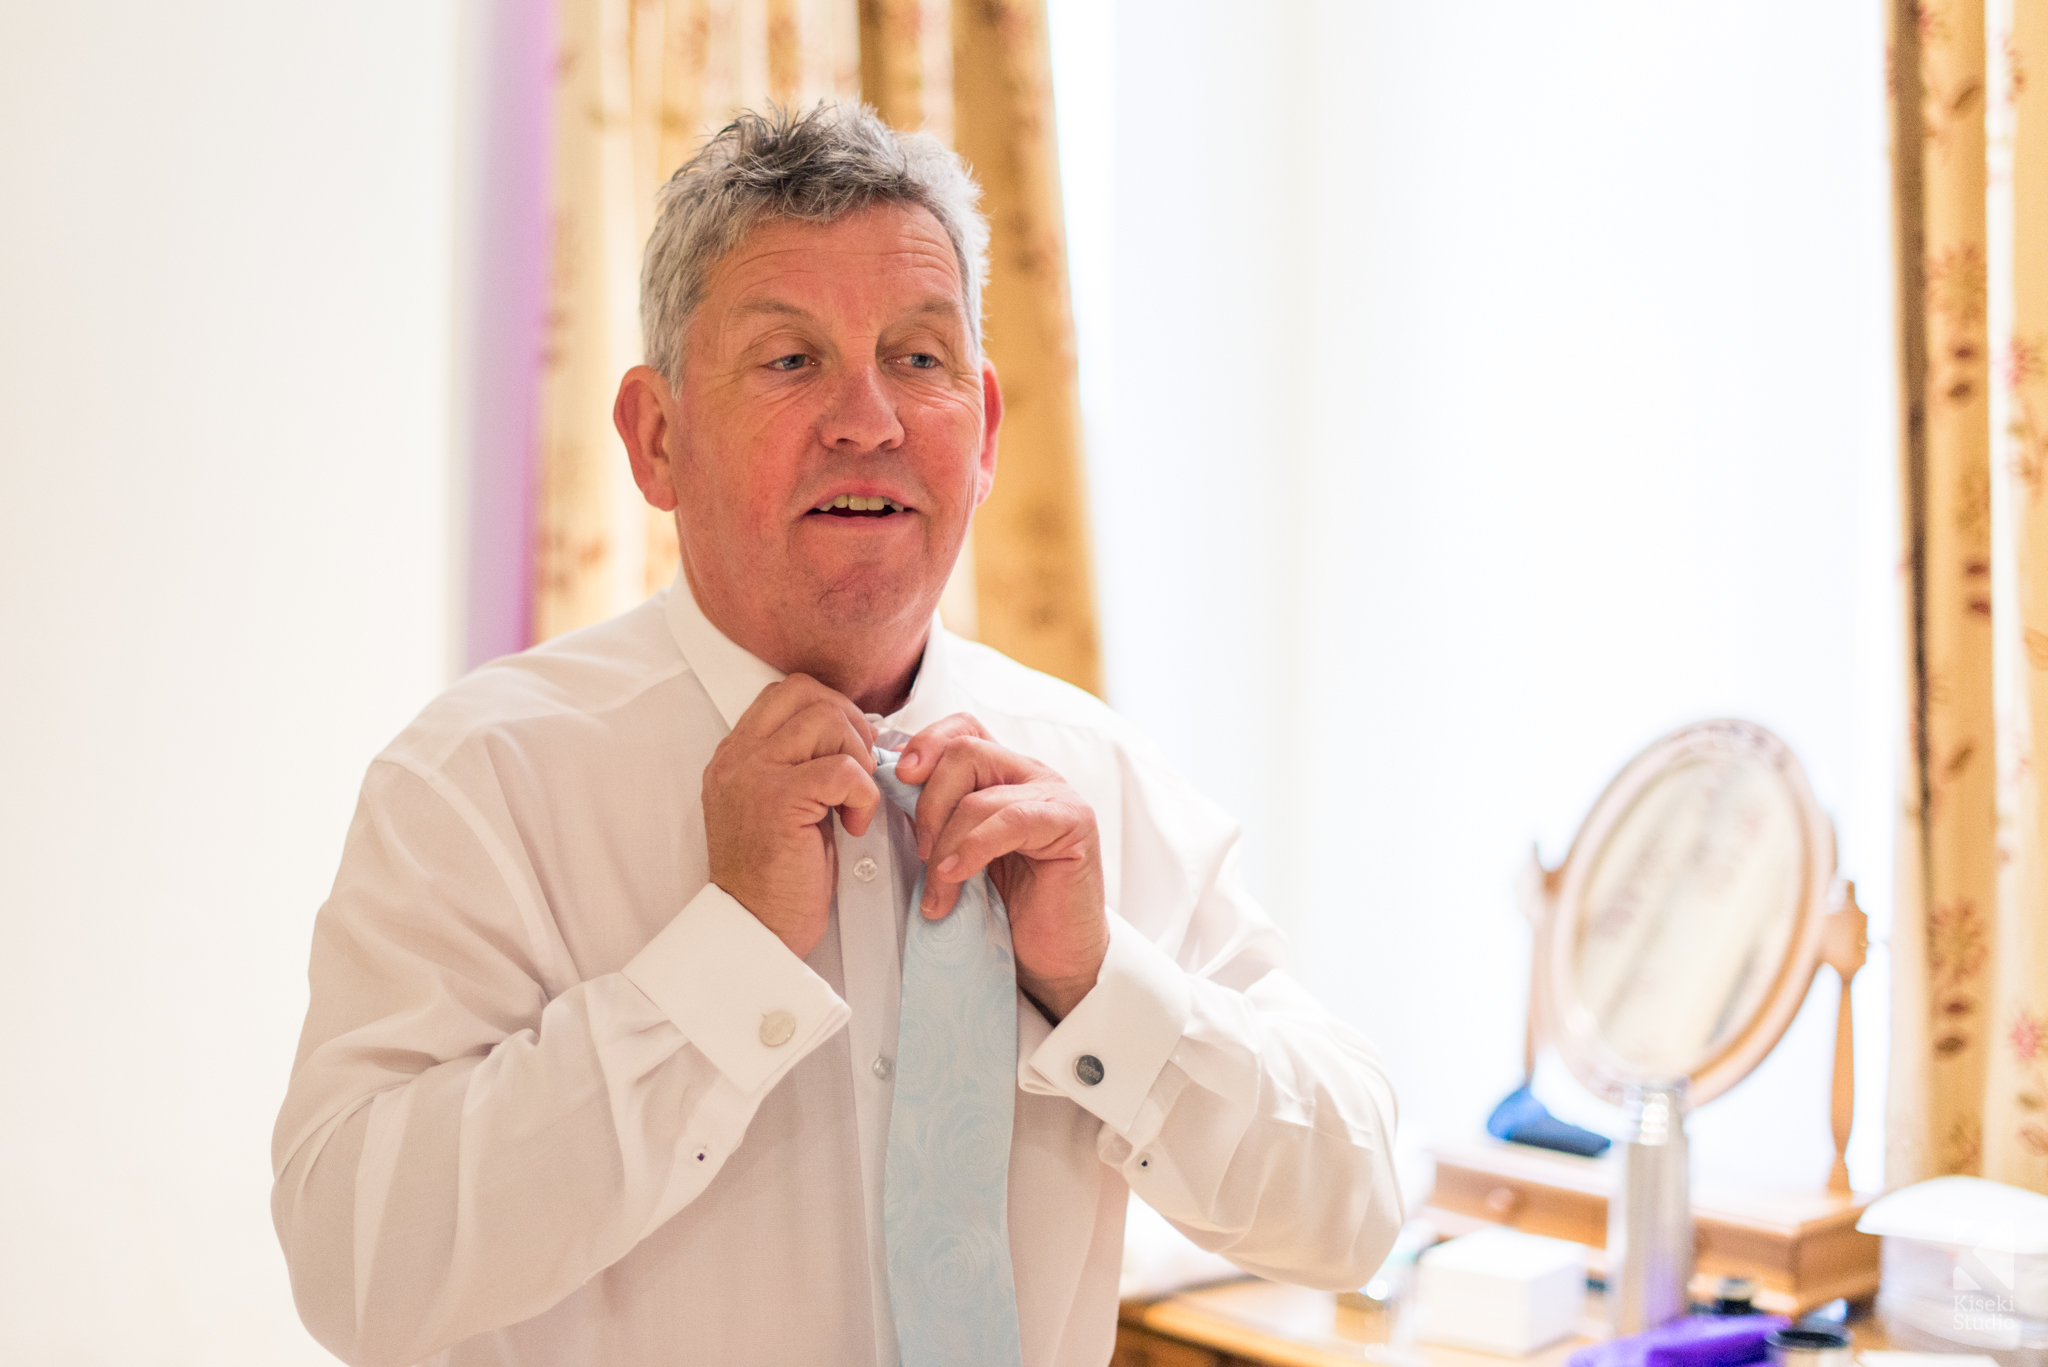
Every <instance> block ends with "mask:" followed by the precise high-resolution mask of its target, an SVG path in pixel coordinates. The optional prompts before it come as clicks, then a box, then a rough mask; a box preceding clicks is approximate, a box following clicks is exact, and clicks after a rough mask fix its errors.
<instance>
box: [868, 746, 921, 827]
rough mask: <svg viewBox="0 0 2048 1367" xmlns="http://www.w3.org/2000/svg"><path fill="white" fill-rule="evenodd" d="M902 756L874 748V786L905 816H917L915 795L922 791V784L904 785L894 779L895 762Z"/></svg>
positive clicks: (891, 751) (878, 747) (892, 751)
mask: <svg viewBox="0 0 2048 1367" xmlns="http://www.w3.org/2000/svg"><path fill="white" fill-rule="evenodd" d="M902 758H903V756H902V755H901V754H899V753H898V752H896V751H894V750H884V749H882V748H881V747H880V746H877V747H876V748H875V764H876V765H877V766H878V767H877V768H876V770H875V786H876V787H878V788H880V789H881V790H882V796H884V797H886V798H888V799H889V800H890V801H891V802H893V803H895V804H896V805H897V806H898V807H901V808H902V809H903V811H904V813H905V814H906V815H909V816H916V815H917V795H918V793H920V792H922V791H923V785H922V784H915V783H905V782H904V781H903V780H902V779H900V778H898V777H896V762H897V761H898V760H900V759H902Z"/></svg>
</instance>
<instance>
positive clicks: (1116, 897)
mask: <svg viewBox="0 0 2048 1367" xmlns="http://www.w3.org/2000/svg"><path fill="white" fill-rule="evenodd" d="M779 677H780V676H779V675H778V674H777V673H776V671H775V670H773V669H771V668H770V667H769V666H767V665H765V664H763V663H762V662H760V661H759V660H757V659H755V658H754V657H753V656H751V655H749V654H748V653H747V652H746V651H744V650H742V649H741V648H740V647H739V646H737V645H735V644H734V643H732V642H731V641H729V640H727V639H726V638H725V637H724V636H723V635H722V634H720V633H719V631H718V630H717V629H716V628H715V627H713V626H712V625H711V624H710V622H709V621H707V620H706V619H705V617H704V616H703V614H702V612H701V611H699V609H698V607H697V604H696V603H695V601H694V600H693V598H692V597H691V595H690V592H689V590H688V588H687V587H686V586H684V585H683V584H682V583H681V582H680V581H679V582H678V583H677V584H676V585H675V586H672V587H671V588H670V589H668V590H666V591H664V592H663V593H660V594H657V595H656V596H655V597H654V598H652V599H650V600H649V601H648V602H647V603H645V604H643V605H642V606H641V607H639V608H636V609H634V610H633V611H631V612H629V613H627V614H625V615H624V616H622V617H619V618H616V619H614V620H613V621H610V622H606V623H603V624H601V625H599V626H595V627H591V628H589V629H587V630H584V631H580V632H576V633H573V634H571V635H568V636H564V637H561V638H559V639H557V640H555V641H553V642H550V643H549V644H547V645H545V646H542V647H539V648H537V649H535V650H531V651H528V652H526V653H525V654H522V655H517V656H513V657H511V658H509V659H505V660H500V661H498V662H496V663H494V664H491V665H488V666H486V667H484V668H483V669H480V670H478V671H477V672H476V673H474V674H471V675H470V676H468V677H467V678H465V679H462V680H461V681H459V682H458V683H456V684H455V685H454V686H453V687H451V688H450V689H449V690H448V691H447V692H446V693H444V694H443V695H442V696H441V697H440V698H439V699H437V700H436V701H435V702H434V703H433V704H432V705H430V706H429V707H428V708H427V709H426V711H425V712H423V713H422V714H421V715H420V717H419V719H418V720H417V721H415V722H414V723H413V724H412V726H410V727H409V728H407V729H406V731H405V732H404V733H403V734H402V735H400V736H399V737H398V739H397V740H395V741H394V742H392V744H391V746H390V747H389V748H388V749H387V750H385V752H384V753H383V754H382V755H380V756H379V757H378V758H377V760H376V761H375V762H374V763H373V764H372V765H371V766H370V771H369V774H368V776H367V777H366V778H365V780H364V783H363V793H362V800H361V803H360V805H359V806H358V808H357V811H356V816H355V820H354V822H353V824H352V826H351V827H350V830H349V836H348V843H347V847H346V849H345V851H344V853H343V856H342V862H341V869H340V872H339V874H338V875H337V876H336V879H335V884H334V891H333V894H332V896H331V897H330V898H329V899H328V901H327V904H326V905H325V906H324V907H322V908H321V911H320V915H319V918H318V920H317V922H316V924H315V927H314V934H313V953H312V973H311V976H312V1002H311V1007H310V1009H309V1010H308V1012H307V1017H306V1028H305V1034H304V1036H303V1038H302V1039H301V1041H300V1045H299V1052H298V1058H297V1061H296V1063H295V1064H294V1066H293V1070H292V1079H291V1087H290V1090H289V1093H288V1094H287V1096H286V1098H285V1103H284V1108H283V1111H282V1113H281V1114H280V1115H279V1117H278V1123H277V1133H276V1137H275V1142H274V1146H273V1169H274V1172H275V1174H276V1179H277V1180H276V1186H275V1188H274V1191H273V1194H272V1212H273V1215H274V1217H275V1219H276V1222H277V1228H278V1234H279V1238H280V1239H281V1240H282V1242H283V1245H284V1250H285V1255H286V1259H287V1261H288V1263H289V1264H290V1268H291V1276H292V1288H293V1293H294V1296H295V1297H296V1299H297V1302H298V1306H299V1310H300V1313H301V1315H302V1316H303V1317H304V1319H305V1321H306V1324H307V1326H308V1327H309V1328H310V1329H311V1330H312V1331H313V1333H314V1335H315V1336H316V1337H317V1338H318V1339H319V1340H320V1341H321V1342H322V1343H324V1344H326V1345H327V1346H328V1347H329V1348H331V1349H332V1350H333V1351H334V1352H335V1353H337V1354H338V1355H340V1356H341V1357H342V1358H343V1359H344V1360H346V1361H348V1362H350V1363H357V1364H370V1363H388V1364H407V1363H414V1362H421V1361H429V1362H433V1363H447V1364H451V1365H452V1364H464V1365H467V1364H567V1363H576V1364H601V1363H602V1364H614V1363H615V1364H641V1363H647V1364H654V1363H663V1364H666V1363H698V1362H702V1363H763V1364H770V1363H773V1364H787V1363H876V1364H884V1365H885V1367H886V1365H887V1364H892V1363H894V1361H895V1356H896V1350H895V1329H894V1325H893V1323H892V1320H891V1316H890V1311H889V1297H888V1286H887V1282H886V1277H885V1275H884V1271H883V1269H884V1266H885V1263H884V1258H883V1251H882V1221H881V1194H882V1193H881V1188H882V1169H883V1160H884V1156H885V1154H886V1151H887V1143H888V1129H889V1091H890V1078H891V1075H892V1071H893V1064H894V1061H893V1059H892V1058H891V1055H892V1053H893V1051H894V1048H895V1041H896V1025H897V1009H898V990H899V985H898V979H899V974H900V970H901V962H902V960H901V954H902V942H903V934H904V927H905V923H906V917H907V916H908V915H910V914H911V907H910V893H911V890H912V886H913V884H914V883H915V881H916V878H917V872H918V865H917V856H916V846H915V840H914V837H913V835H912V830H911V826H910V823H909V820H908V818H907V817H905V816H904V815H903V814H902V813H900V812H898V811H895V810H894V809H893V807H892V806H891V804H889V803H886V802H885V803H884V804H883V805H882V810H883V812H885V813H887V819H886V820H881V819H878V820H877V821H876V822H875V823H874V824H873V826H871V827H870V829H869V832H868V834H867V835H866V836H865V837H862V838H859V839H856V838H854V837H853V836H850V835H848V834H847V833H846V831H845V830H844V829H843V828H839V827H838V826H837V823H836V822H835V823H834V825H835V830H836V840H837V844H838V849H837V854H838V866H839V880H838V890H837V895H836V899H835V903H834V908H833V915H832V918H831V921H830V925H829V928H828V929H827V931H826V934H825V938H824V940H823V941H822V942H821V943H820V944H819V946H818V948H817V950H816V952H814V953H813V954H812V955H811V956H810V957H809V959H807V960H799V959H798V958H797V957H796V956H795V955H794V954H792V953H790V952H789V950H788V949H787V948H785V947H784V946H783V944H782V942H781V941H780V940H778V939H777V938H776V937H775V936H774V935H772V934H771V933H770V932H769V931H768V930H767V929H766V928H764V927H763V926H762V925H761V924H760V923H759V922H758V921H756V920H755V919H754V918H753V916H752V915H750V914H749V913H748V912H747V911H746V910H745V908H743V907H741V906H740V905H739V903H737V902H735V901H734V900H733V899H732V898H731V897H729V896H727V895H726V894H725V893H724V892H723V891H722V890H720V889H719V888H717V887H715V886H713V885H712V884H711V883H710V882H709V879H708V874H707V867H708V865H707V858H706V853H705V844H704V822H703V814H702V807H701V797H700V787H701V783H702V774H703V769H704V765H705V763H706V761H707V760H708V759H709V758H710V756H711V753H712V750H713V749H714V748H715V747H716V746H717V744H718V742H719V741H720V740H721V739H722V738H723V737H724V736H725V735H726V734H727V733H728V732H729V731H730V729H731V727H732V725H733V724H734V722H736V721H737V720H738V718H739V716H740V714H741V713H743V712H744V711H746V709H747V707H748V706H749V705H751V704H752V702H753V701H754V698H755V696H756V695H757V694H758V693H759V692H760V691H761V689H762V688H764V687H766V686H767V685H768V684H769V683H771V682H773V681H774V680H775V679H777V678H779ZM962 711H964V712H971V713H973V714H974V715H975V716H976V717H978V718H979V719H980V720H981V722H982V724H983V725H984V726H985V727H986V728H987V729H988V731H989V732H990V734H991V735H992V736H994V737H995V739H996V740H997V741H998V742H1000V743H1001V744H1003V745H1005V746H1008V747H1009V748H1010V749H1012V750H1015V751H1018V752H1019V753H1022V754H1026V755H1031V756H1034V757H1036V758H1037V759H1039V760H1041V761H1043V762H1044V763H1046V764H1048V765H1050V766H1051V767H1052V768H1053V769H1055V770H1057V771H1058V772H1059V773H1060V774H1061V775H1062V776H1063V777H1065V778H1066V780H1067V781H1068V782H1069V783H1071V784H1072V785H1073V786H1074V787H1075V788H1076V789H1077V790H1078V791H1079V792H1080V793H1081V794H1082V796H1083V797H1084V798H1086V799H1087V801H1088V802H1089V803H1090V805H1091V806H1092V807H1093V808H1094V810H1095V814H1096V820H1097V822H1098V824H1099V826H1100V830H1101V835H1102V858H1103V864H1104V874H1105V879H1106V886H1107V888H1108V898H1109V904H1110V909H1111V918H1110V922H1111V935H1110V947H1109V952H1108V957H1107V959H1106V960H1105V961H1104V964H1103V968H1102V973H1101V976H1100V979H1099V981H1098V983H1097V985H1096V987H1095V988H1094V990H1092V991H1091V992H1090V993H1089V994H1088V995H1087V996H1086V997H1085V998H1083V999H1082V1001H1081V1002H1080V1004H1079V1005H1078V1006H1076V1008H1075V1009H1074V1010H1073V1012H1071V1013H1070V1014H1069V1015H1068V1016H1067V1017H1066V1019H1065V1020H1064V1021H1062V1022H1061V1023H1060V1025H1059V1026H1058V1027H1057V1028H1055V1027H1053V1026H1052V1025H1050V1024H1049V1023H1048V1022H1047V1021H1046V1020H1045V1018H1044V1017H1043V1016H1042V1015H1040V1014H1039V1012H1038V1010H1037V1009H1036V1008H1035V1007H1033V1006H1032V1005H1031V1004H1030V1002H1029V1001H1027V1000H1026V999H1025V998H1024V997H1023V995H1022V994H1021V993H1020V994H1019V996H1018V1002H1017V1030H1018V1049H1017V1054H1018V1069H1017V1073H1018V1086H1019V1089H1020V1090H1019V1094H1018V1096H1017V1105H1016V1121H1015V1130H1014V1134H1013V1137H1012V1140H1011V1149H1010V1182H1009V1220H1010V1243H1011V1251H1012V1259H1013V1263H1014V1266H1015V1269H1016V1285H1017V1312H1018V1319H1019V1322H1020V1327H1021V1334H1022V1340H1023V1351H1024V1361H1025V1362H1026V1363H1027V1364H1032V1367H1040V1365H1049V1364H1075V1365H1076V1367H1078V1365H1079V1364H1088V1365H1089V1367H1099V1365H1100V1364H1102V1363H1105V1362H1106V1361H1108V1359H1109V1356H1110V1352H1111V1349H1112V1346H1113V1342H1114V1337H1115V1321H1116V1287H1117V1273H1118V1264H1119V1259H1120V1255H1121V1249H1122V1236H1123V1221H1124V1208H1125V1201H1126V1190H1127V1188H1128V1189H1129V1190H1134V1191H1136V1193H1137V1194H1138V1195H1139V1197H1141V1198H1142V1199H1143V1200H1145V1201H1146V1202H1148V1203H1149V1204H1150V1205H1151V1206H1152V1207H1153V1208H1154V1209H1156V1210H1157V1211H1159V1212H1160V1214H1162V1215H1164V1216H1165V1217H1166V1218H1167V1219H1169V1220H1171V1221H1173V1222H1174V1223H1175V1224H1176V1225H1177V1226H1179V1227H1180V1228H1181V1229H1182V1230H1183V1231H1184V1232H1186V1233H1187V1234H1188V1235H1189V1236H1190V1237H1191V1238H1193V1239H1194V1240H1195V1241H1196V1242H1197V1243H1199V1244H1201V1245H1202V1246H1204V1247H1206V1248H1209V1249H1212V1250H1215V1251H1217V1252H1220V1253H1222V1254H1224V1255H1226V1256H1228V1257H1229V1258H1231V1259H1232V1260H1234V1261H1235V1262H1236V1263H1238V1264H1239V1265H1240V1266H1242V1267H1244V1268H1247V1269H1249V1270H1251V1271H1254V1272H1258V1273H1261V1274H1264V1275H1267V1276H1271V1277H1275V1278H1279V1279H1283V1280H1288V1281H1295V1282H1303V1283H1307V1284H1309V1285H1315V1286H1323V1287H1355V1286H1357V1285H1359V1284H1360V1283H1361V1282H1363V1281H1364V1280H1365V1278H1366V1277H1367V1276H1369V1275H1370V1273H1371V1272H1372V1271H1373V1270H1374V1268H1375V1267H1376V1265H1377V1264H1378V1262H1379V1259H1380V1258H1381V1256H1382V1255H1383V1254H1384V1252H1385V1250H1386V1248H1387V1246H1388V1244H1389V1243H1390V1242H1391V1240H1392V1238H1393V1236H1394V1232H1395V1230H1396V1228H1397V1227H1398V1225H1399V1224H1400V1219H1401V1211H1400V1198H1399V1196H1398V1194H1397V1192H1396V1188H1395V1182H1394V1175H1393V1167H1392V1163H1391V1148H1392V1137H1393V1127H1394V1101H1393V1094H1392V1091H1391V1089H1390V1088H1389V1087H1388V1085H1387V1082H1386V1079H1385V1077H1384V1075H1383V1073H1382V1071H1381V1069H1380V1066H1379V1062H1378V1060H1377V1058H1376V1056H1375V1055H1374V1053H1373V1051H1372V1049H1371V1047H1370V1046H1369V1045H1368V1044H1366V1042H1365V1041H1364V1040H1363V1039H1361V1038H1360V1037H1359V1036H1358V1035H1356V1034H1355V1033H1353V1032H1352V1031H1351V1030H1349V1029H1347V1028H1346V1027H1344V1026H1343V1025H1341V1024H1339V1023H1338V1022H1337V1021H1336V1020H1335V1019H1334V1018H1332V1017H1331V1016H1330V1015H1329V1014H1328V1013H1327V1012H1325V1011H1324V1010H1323V1009H1322V1008H1321V1007H1319V1006H1318V1005H1317V1004H1316V1003H1315V1002H1314V1001H1313V1000H1311V999H1310V998H1309V997H1308V996H1307V995H1306V994H1305V993H1304V992H1303V991H1302V990H1301V988H1300V987H1299V986H1298V985H1297V984H1296V983H1295V982H1294V980H1293V979H1292V978H1291V977H1289V976H1288V974H1287V972H1286V970H1285V967H1284V960H1285V946H1284V944H1283V942H1282V939H1281V937H1280V935H1279V933H1278V932H1277V931H1276V930H1275V929H1274V927H1273V926H1272V924H1271V923H1270V922H1269V921H1268V920H1267V918H1266V917H1265V915H1264V914H1263V913H1262V912H1261V911H1260V910H1259V909H1258V908H1257V907H1256V906H1255V905H1254V904H1253V903H1252V901H1251V900H1250V898H1249V897H1247V896H1246V894H1245V892H1244V890H1243V888H1242V887H1241V886H1240V884H1239V882H1238V879H1237V877H1236V875H1235V872H1234V866H1235V859H1236V854H1235V851H1236V841H1237V832H1236V829H1235V827H1234V826H1233V825H1232V823H1231V822H1230V821H1229V820H1228V819H1227V818H1226V817H1224V816H1223V815H1222V813H1221V812H1219V811H1218V810H1217V809H1216V808H1215V807H1213V806H1211V805H1210V804H1209V803H1208V802H1206V801H1204V800H1203V799H1202V798H1201V797H1199V796H1198V795H1196V794H1195V793H1194V792H1193V791H1192V790H1191V789H1189V788H1188V787H1187V786H1186V784H1184V783H1183V782H1181V781H1180V780H1179V779H1178V778H1177V777H1175V776H1174V775H1173V774H1172V773H1171V772H1170V771H1169V770H1168V768H1167V767H1166V765H1165V764H1164V763H1163V762H1162V761H1161V759H1160V758H1159V757H1158V755H1157V754H1156V752H1155V751H1154V750H1153V749H1152V748H1151V747H1150V746H1149V745H1148V744H1146V743H1145V742H1144V741H1143V740H1142V739H1140V738H1139V737H1137V736H1136V735H1134V734H1133V732H1132V731H1131V730H1130V728H1129V727H1128V726H1126V725H1125V724H1124V723H1123V722H1121V721H1120V720H1119V719H1118V718H1117V717H1116V716H1115V715H1114V714H1112V713H1111V712H1110V711H1109V710H1108V709H1107V708H1105V707H1104V706H1103V705H1102V704H1101V703H1099V702H1097V701H1096V700H1095V699H1093V698H1091V697H1089V696H1088V695H1086V694H1084V693H1082V692H1080V691H1079V690H1077V689H1073V688H1070V687H1068V686H1067V685H1065V684H1063V683H1060V682H1058V681H1056V680H1053V679H1050V678H1048V677H1046V676H1044V675H1041V674H1037V673H1034V672H1032V671H1030V670H1027V669H1025V668H1024V667H1022V666H1021V665H1018V664H1016V663H1014V662H1012V661H1010V660H1008V659H1006V658H1004V657H1003V656H1001V655H998V654H997V653H996V652H994V651H992V650H989V649H987V648H985V647H982V646H979V645H974V644H971V643H968V642H965V641H962V640H960V639H959V638H957V637H953V636H949V635H947V634H946V633H945V632H944V631H943V630H942V629H940V628H938V627H937V626H936V625H935V626H934V628H933V632H932V638H931V642H930V644H929V645H928V646H927V648H926V650H925V655H924V660H923V663H922V665H921V666H920V669H919V672H918V677H917V681H916V685H915V688H914V690H913V692H912V694H911V697H910V699H909V701H908V702H907V703H906V704H905V705H904V707H903V709H902V710H901V711H900V712H898V713H897V714H896V715H894V716H892V717H888V718H881V719H877V720H878V722H879V725H880V728H881V730H882V732H883V736H882V743H883V744H885V745H900V744H901V743H902V742H903V741H905V740H907V739H908V738H909V737H910V736H911V735H912V734H914V733H915V732H917V731H918V730H920V729H921V728H923V727H924V726H926V725H928V724H930V723H931V722H934V721H937V720H939V719H940V718H941V717H944V716H947V715H949V714H951V713H954V712H962ZM1083 1055H1088V1056H1092V1057H1093V1058H1095V1059H1098V1060H1100V1062H1101V1065H1102V1077H1101V1080H1100V1081H1099V1082H1098V1083H1096V1084H1095V1085H1092V1086H1091V1085H1086V1084H1084V1083H1083V1081H1082V1080H1081V1079H1080V1078H1079V1077H1078V1076H1077V1075H1076V1070H1075V1060H1076V1059H1078V1058H1080V1057H1081V1056H1083Z"/></svg>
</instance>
